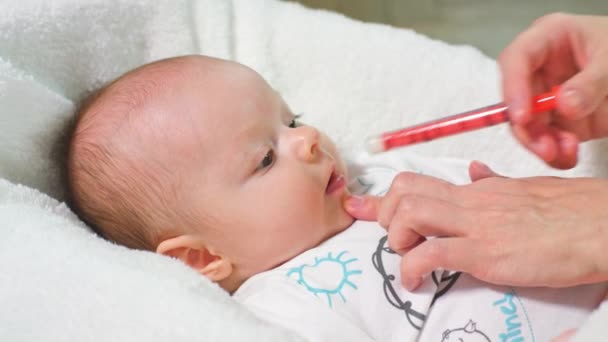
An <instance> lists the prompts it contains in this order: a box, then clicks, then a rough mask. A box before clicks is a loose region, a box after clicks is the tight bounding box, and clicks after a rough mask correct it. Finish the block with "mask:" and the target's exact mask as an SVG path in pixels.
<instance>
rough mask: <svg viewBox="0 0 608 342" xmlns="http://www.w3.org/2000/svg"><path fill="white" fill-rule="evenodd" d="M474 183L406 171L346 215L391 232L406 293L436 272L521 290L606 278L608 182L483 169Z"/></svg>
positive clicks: (475, 169)
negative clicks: (511, 175) (505, 174)
mask: <svg viewBox="0 0 608 342" xmlns="http://www.w3.org/2000/svg"><path fill="white" fill-rule="evenodd" d="M470 174H471V176H472V178H473V180H474V182H473V183H471V184H468V185H463V186H457V185H453V184H451V183H448V182H445V181H442V180H439V179H437V178H433V177H429V176H424V175H419V174H415V173H407V172H404V173H401V174H399V175H398V176H397V177H396V178H395V180H394V181H393V184H392V186H391V188H390V189H389V191H388V193H387V194H386V195H385V196H384V197H374V196H365V197H350V198H348V199H347V200H346V202H345V208H346V210H347V211H348V212H349V213H350V214H351V215H352V216H354V217H355V218H358V219H363V220H377V221H378V222H379V223H380V224H381V225H382V226H383V227H385V228H386V229H387V230H388V243H389V246H390V248H391V249H393V250H394V251H396V252H397V253H399V254H401V255H403V258H402V262H401V279H402V282H403V285H404V286H405V287H406V288H408V289H410V290H413V289H415V288H416V287H417V286H418V285H419V284H420V282H421V279H422V277H423V276H425V275H427V274H429V273H430V272H431V271H433V270H435V269H437V268H444V269H448V270H453V271H462V272H466V273H469V274H471V275H473V276H474V277H476V278H478V279H481V280H484V281H487V282H490V283H495V284H502V285H516V286H549V287H562V286H573V285H577V284H583V283H593V282H598V281H602V280H607V279H608V259H606V258H605V250H606V248H607V246H608V210H606V209H607V208H608V180H602V179H593V178H578V179H562V178H553V177H534V178H522V179H511V178H504V177H493V175H494V174H493V173H492V172H491V171H489V169H487V167H485V166H484V165H483V164H480V163H473V164H472V165H471V167H470ZM484 177H487V178H484ZM430 236H437V237H438V238H432V239H427V238H428V237H430Z"/></svg>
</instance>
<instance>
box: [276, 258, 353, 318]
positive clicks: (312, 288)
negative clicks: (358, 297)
mask: <svg viewBox="0 0 608 342" xmlns="http://www.w3.org/2000/svg"><path fill="white" fill-rule="evenodd" d="M347 253H348V252H347V251H342V252H341V253H340V254H338V255H337V256H335V257H334V256H332V253H331V252H330V253H328V254H327V256H324V257H322V258H319V257H315V261H314V263H313V264H312V265H308V264H302V265H301V266H298V267H294V268H291V269H290V270H289V271H288V272H287V276H288V277H296V280H297V281H298V284H300V285H302V286H304V287H305V288H306V290H308V291H309V292H310V293H312V294H314V295H315V296H317V297H318V296H319V295H321V296H324V297H325V298H326V300H327V304H328V305H329V307H332V305H333V304H332V295H333V296H334V297H335V296H337V297H340V299H342V302H346V297H345V294H344V289H345V288H346V287H347V286H348V287H350V288H352V289H354V290H356V289H357V285H356V284H355V280H354V279H352V278H353V276H354V275H358V274H361V273H362V271H361V270H358V269H354V268H355V267H354V264H353V262H355V261H357V260H358V259H357V258H350V259H346V258H347V257H345V256H346V254H347ZM342 259H346V260H342Z"/></svg>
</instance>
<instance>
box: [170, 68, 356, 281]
mask: <svg viewBox="0 0 608 342" xmlns="http://www.w3.org/2000/svg"><path fill="white" fill-rule="evenodd" d="M173 90H174V91H173V93H174V95H175V97H173V98H172V101H171V103H169V104H167V106H170V107H171V108H170V109H171V111H174V112H180V113H182V114H184V115H185V116H184V117H186V118H187V119H184V120H180V121H179V122H175V123H174V124H175V125H177V126H178V127H179V128H178V129H177V131H180V132H182V134H179V137H176V138H178V139H184V141H187V142H189V143H187V144H184V145H183V146H187V147H186V148H180V149H179V150H176V151H175V154H174V156H173V158H175V159H176V165H181V166H180V167H181V168H182V169H183V170H182V171H181V173H182V178H183V179H182V182H183V184H182V185H185V186H183V188H185V189H187V195H185V196H181V197H185V198H186V201H187V202H188V203H189V204H190V205H188V207H189V208H191V210H192V211H194V212H195V215H197V216H198V217H199V219H200V223H201V225H200V229H201V230H203V229H204V231H205V232H204V236H205V239H206V240H207V241H208V242H209V244H210V246H211V247H212V248H213V249H214V251H215V253H217V254H222V255H225V256H226V257H228V258H229V259H230V261H231V262H232V263H233V264H234V266H235V270H236V271H237V272H239V274H240V275H241V276H243V277H245V278H247V277H249V276H251V275H253V274H256V273H259V272H262V271H264V270H268V269H270V268H272V267H274V266H277V265H279V264H281V263H283V262H285V261H287V260H288V259H290V258H292V257H294V256H295V255H297V254H299V253H301V252H303V251H305V250H307V249H309V248H311V247H314V246H316V245H317V244H319V243H320V242H322V241H324V240H326V239H327V238H329V237H331V236H332V235H334V234H336V233H338V232H340V231H342V230H344V229H345V228H346V227H348V226H349V225H350V224H351V223H352V221H353V219H352V218H351V217H350V216H349V215H348V214H347V213H346V212H345V211H344V209H343V207H342V201H343V199H344V196H345V195H346V191H347V190H346V187H345V180H346V169H345V165H344V163H343V161H342V160H341V159H340V157H339V156H338V153H337V150H336V147H335V146H334V144H333V143H332V142H331V141H330V139H329V138H328V137H326V136H325V135H324V134H322V133H320V132H319V131H318V130H317V129H315V128H313V127H311V126H305V125H301V124H299V123H298V122H297V121H296V120H295V116H294V114H293V113H292V111H291V110H290V109H289V107H288V106H287V105H286V104H285V103H284V102H283V100H282V99H281V97H280V96H279V94H278V93H277V92H275V91H274V90H273V89H272V88H270V86H269V85H268V84H267V83H266V82H265V81H264V80H263V79H262V78H261V77H260V76H259V75H257V74H256V73H255V72H253V71H252V70H250V69H247V68H245V67H242V66H240V65H237V64H234V63H224V64H222V65H221V66H220V67H218V68H217V69H213V70H210V71H206V72H205V73H204V74H203V75H202V76H201V77H189V78H188V80H187V81H186V82H184V83H182V84H180V85H179V86H178V87H176V88H174V89H173ZM180 117H181V116H180Z"/></svg>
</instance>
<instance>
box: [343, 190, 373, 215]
mask: <svg viewBox="0 0 608 342" xmlns="http://www.w3.org/2000/svg"><path fill="white" fill-rule="evenodd" d="M381 200H382V197H378V196H371V195H365V196H347V197H346V199H345V201H344V209H345V210H346V212H347V213H349V214H350V215H351V216H352V217H354V218H356V219H359V220H364V221H376V220H377V217H378V208H379V207H380V202H381Z"/></svg>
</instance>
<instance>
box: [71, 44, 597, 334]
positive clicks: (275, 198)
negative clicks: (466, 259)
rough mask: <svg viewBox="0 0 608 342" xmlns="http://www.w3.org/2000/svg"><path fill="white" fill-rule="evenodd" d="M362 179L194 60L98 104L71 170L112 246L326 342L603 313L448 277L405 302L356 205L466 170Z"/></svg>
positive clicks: (235, 69) (227, 73)
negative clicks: (395, 185) (424, 177)
mask: <svg viewBox="0 0 608 342" xmlns="http://www.w3.org/2000/svg"><path fill="white" fill-rule="evenodd" d="M357 163H358V165H356V167H354V170H356V174H354V175H352V177H350V178H349V177H348V175H347V169H346V166H345V163H344V162H343V161H342V160H341V158H340V156H339V154H338V152H337V149H336V147H335V146H334V144H333V143H332V142H331V140H330V139H329V138H328V137H326V136H325V135H323V134H322V133H320V132H319V131H318V130H316V129H315V128H313V127H311V126H305V125H301V124H299V123H298V121H297V116H296V115H294V114H293V112H292V111H291V110H290V109H289V107H288V106H287V105H286V104H285V103H284V101H283V100H282V99H281V96H280V95H279V94H278V93H277V92H276V91H274V90H273V89H272V88H271V87H270V86H269V85H268V84H267V83H266V82H265V81H264V80H263V79H262V77H261V76H259V75H258V74H257V73H255V72H254V71H253V70H251V69H249V68H247V67H245V66H242V65H240V64H237V63H234V62H229V61H224V60H219V59H214V58H209V57H203V56H185V57H177V58H171V59H167V60H162V61H158V62H155V63H151V64H148V65H145V66H143V67H140V68H138V69H135V70H133V71H131V72H129V73H127V74H126V75H124V76H122V77H120V78H119V79H118V80H116V81H115V82H113V83H112V84H110V85H109V86H107V87H106V88H104V89H103V90H102V91H101V92H100V93H99V94H97V95H96V96H95V97H94V98H93V99H91V100H90V101H89V102H88V103H87V104H86V105H85V106H84V107H83V108H82V110H81V113H80V115H79V117H78V121H77V124H76V127H75V129H74V132H73V136H72V139H71V143H70V151H69V157H68V165H67V168H68V181H69V188H70V193H71V204H72V207H73V209H74V210H75V211H76V212H77V213H78V214H79V215H80V216H81V218H83V220H85V221H86V222H87V223H88V224H89V225H90V226H91V227H93V228H94V229H95V230H96V231H97V232H98V233H99V234H100V235H102V236H103V237H105V238H107V239H109V240H111V241H115V242H117V243H119V244H122V245H125V246H127V247H130V248H135V249H142V250H150V251H156V252H158V253H161V254H164V255H167V256H171V257H174V258H178V259H180V260H181V261H183V262H184V263H185V264H187V265H188V266H190V267H191V268H192V269H194V270H196V271H197V272H199V273H201V274H202V275H204V276H206V277H207V278H209V279H210V280H212V281H214V282H216V283H217V284H219V285H220V286H221V287H222V288H224V289H225V290H226V291H228V292H229V293H231V294H232V295H233V297H234V298H235V299H236V300H238V301H240V302H241V303H243V304H244V305H245V306H247V307H248V308H249V309H250V310H252V311H253V312H254V313H256V314H257V315H258V316H259V317H260V318H261V319H264V320H267V321H269V322H273V323H276V324H279V325H282V326H284V327H286V328H288V329H291V330H293V331H296V332H297V333H299V334H300V335H302V336H304V337H307V338H309V339H310V340H314V341H390V340H399V341H414V340H420V341H546V340H549V339H550V338H551V337H554V336H556V335H558V334H559V333H560V332H561V331H563V330H566V329H568V328H572V327H577V326H578V325H580V323H581V322H582V321H583V320H584V319H585V317H586V316H587V315H588V313H589V312H590V311H591V310H592V309H593V308H594V307H596V306H597V304H598V303H599V302H600V301H601V299H602V294H603V292H605V286H604V285H602V284H598V285H590V286H581V287H577V288H569V289H559V290H558V289H526V288H521V289H519V288H518V289H513V288H510V287H500V286H494V285H488V284H485V283H481V282H479V281H477V280H475V279H474V278H471V277H469V276H466V275H464V274H460V273H451V272H448V271H442V270H437V271H436V272H434V273H433V274H431V276H429V277H428V278H427V279H425V281H424V283H423V284H422V286H421V287H420V288H419V289H418V290H417V291H416V292H408V291H407V290H405V289H404V288H403V287H402V286H401V285H400V284H401V281H400V278H399V261H400V257H399V256H398V255H397V254H395V253H394V252H392V251H391V250H390V249H389V248H388V247H387V243H386V231H385V230H384V229H382V228H381V227H380V226H379V225H378V224H377V223H372V222H359V221H357V222H354V220H353V218H352V217H351V216H350V215H348V213H347V212H346V211H345V210H344V209H343V204H342V203H343V201H344V199H345V196H346V195H347V194H348V192H349V188H350V191H353V192H355V193H357V194H363V193H367V194H373V195H381V194H382V193H383V192H385V191H386V190H387V189H388V188H389V187H390V184H391V181H392V179H393V178H394V177H395V175H397V173H399V172H400V171H413V172H421V173H425V174H428V175H431V176H436V177H441V178H444V179H448V180H450V181H452V182H456V183H465V182H467V181H468V177H467V175H466V170H467V166H468V165H467V163H464V162H461V161H454V160H446V161H443V162H442V163H439V162H438V161H436V160H434V161H432V162H431V161H430V160H427V159H424V158H421V157H416V156H404V155H403V154H401V155H399V154H395V153H388V154H385V155H384V156H380V157H368V156H364V157H362V158H361V159H360V160H358V161H357ZM347 179H352V183H351V184H350V185H349V187H348V188H347Z"/></svg>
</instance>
